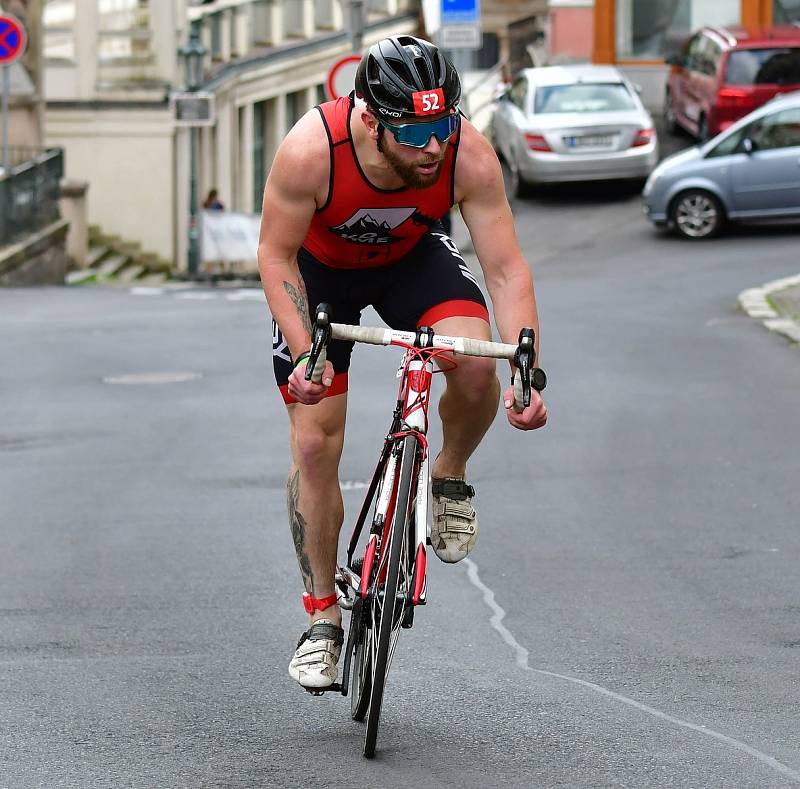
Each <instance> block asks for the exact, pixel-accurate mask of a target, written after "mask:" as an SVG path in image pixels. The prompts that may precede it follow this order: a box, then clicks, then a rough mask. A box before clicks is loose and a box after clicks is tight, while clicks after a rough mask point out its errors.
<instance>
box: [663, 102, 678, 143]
mask: <svg viewBox="0 0 800 789" xmlns="http://www.w3.org/2000/svg"><path fill="white" fill-rule="evenodd" d="M664 128H665V129H666V130H667V134H673V135H675V134H677V133H678V131H679V129H678V118H677V116H676V115H675V106H674V104H673V103H672V94H671V93H670V92H669V91H666V93H665V94H664Z"/></svg>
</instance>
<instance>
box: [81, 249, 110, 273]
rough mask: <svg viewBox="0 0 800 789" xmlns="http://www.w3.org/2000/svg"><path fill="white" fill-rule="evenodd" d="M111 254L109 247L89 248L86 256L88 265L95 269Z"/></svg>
mask: <svg viewBox="0 0 800 789" xmlns="http://www.w3.org/2000/svg"><path fill="white" fill-rule="evenodd" d="M110 252H111V250H110V249H109V248H108V247H106V246H102V245H98V246H91V247H89V252H88V253H87V254H86V265H87V266H89V268H94V267H95V266H97V264H98V263H99V262H100V261H101V260H102V259H103V258H104V257H105V256H106V255H108V254H109V253H110Z"/></svg>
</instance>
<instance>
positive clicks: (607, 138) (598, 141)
mask: <svg viewBox="0 0 800 789" xmlns="http://www.w3.org/2000/svg"><path fill="white" fill-rule="evenodd" d="M613 141H614V135H613V134H587V135H585V136H583V137H565V138H564V142H565V143H566V144H567V146H568V147H570V148H610V147H611V144H612V143H613Z"/></svg>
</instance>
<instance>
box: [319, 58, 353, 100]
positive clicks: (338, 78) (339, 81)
mask: <svg viewBox="0 0 800 789" xmlns="http://www.w3.org/2000/svg"><path fill="white" fill-rule="evenodd" d="M360 62H361V55H347V56H346V57H343V58H339V60H337V61H336V62H335V63H334V64H333V65H332V66H331V70H330V71H329V72H328V81H327V83H326V85H325V87H326V88H327V91H328V98H329V99H338V98H339V97H341V96H347V94H348V93H350V91H351V90H353V88H354V87H355V81H356V71H358V64H359V63H360Z"/></svg>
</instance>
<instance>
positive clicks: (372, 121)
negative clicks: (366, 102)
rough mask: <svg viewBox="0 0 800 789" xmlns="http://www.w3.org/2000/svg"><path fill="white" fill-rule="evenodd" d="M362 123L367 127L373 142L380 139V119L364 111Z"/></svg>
mask: <svg viewBox="0 0 800 789" xmlns="http://www.w3.org/2000/svg"><path fill="white" fill-rule="evenodd" d="M361 122H362V123H363V124H364V126H366V127H367V134H368V135H369V136H370V137H371V138H372V139H373V140H377V139H378V125H379V123H380V122H379V121H378V119H377V118H376V117H375V116H374V115H373V114H372V113H371V112H368V111H367V110H363V111H362V113H361Z"/></svg>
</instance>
